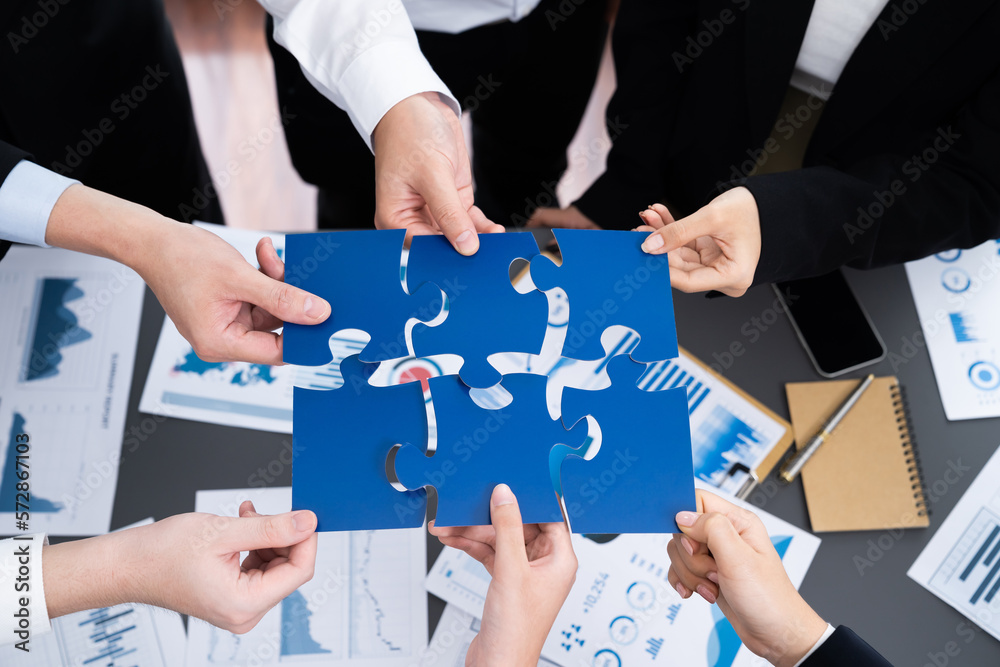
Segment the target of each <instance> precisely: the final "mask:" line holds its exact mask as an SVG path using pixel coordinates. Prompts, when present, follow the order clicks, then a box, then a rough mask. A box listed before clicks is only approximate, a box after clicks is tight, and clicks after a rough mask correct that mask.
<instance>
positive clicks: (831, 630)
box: [795, 623, 836, 667]
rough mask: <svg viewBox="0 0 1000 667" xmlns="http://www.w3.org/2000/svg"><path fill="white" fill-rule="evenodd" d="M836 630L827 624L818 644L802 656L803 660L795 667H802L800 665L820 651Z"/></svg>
mask: <svg viewBox="0 0 1000 667" xmlns="http://www.w3.org/2000/svg"><path fill="white" fill-rule="evenodd" d="M835 630H836V628H834V627H833V626H832V625H830V624H829V623H827V624H826V632H824V633H823V635H822V636H821V637H820V638H819V640H817V641H816V643H815V644H813V647H812V648H811V649H809V652H808V653H806V654H805V655H804V656H802V659H801V660H799V661H798V662H797V663H795V667H800V665H801V664H802V663H803V662H805V661H806V660H808V659H809V656H811V655H812V654H813V653H815V652H816V651H817V649H819V647H820V646H822V645H823V642H825V641H826V640H827V639H829V638H830V635H832V634H833V633H834V631H835Z"/></svg>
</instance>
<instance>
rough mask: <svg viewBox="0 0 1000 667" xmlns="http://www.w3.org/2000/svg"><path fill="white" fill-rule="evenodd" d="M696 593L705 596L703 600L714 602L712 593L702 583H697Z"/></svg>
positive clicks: (709, 602)
mask: <svg viewBox="0 0 1000 667" xmlns="http://www.w3.org/2000/svg"><path fill="white" fill-rule="evenodd" d="M698 595H700V596H701V597H703V598H705V600H707V601H708V604H715V596H714V595H712V591H710V590H708V588H707V587H706V586H705V585H704V584H699V585H698Z"/></svg>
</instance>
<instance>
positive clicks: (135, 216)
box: [45, 185, 330, 365]
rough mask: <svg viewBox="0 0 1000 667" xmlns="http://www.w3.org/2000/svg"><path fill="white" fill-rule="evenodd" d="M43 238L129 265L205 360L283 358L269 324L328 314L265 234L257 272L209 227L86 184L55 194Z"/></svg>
mask: <svg viewBox="0 0 1000 667" xmlns="http://www.w3.org/2000/svg"><path fill="white" fill-rule="evenodd" d="M45 240H46V242H47V243H49V244H50V245H53V246H56V247H59V248H66V249H68V250H75V251H77V252H84V253H87V254H89V255H97V256H99V257H107V258H109V259H113V260H115V261H118V262H121V263H122V264H125V265H127V266H130V267H132V268H133V269H134V270H135V271H136V273H138V274H139V275H140V276H142V279H143V280H144V281H146V284H148V285H149V286H150V288H152V290H153V292H154V293H155V294H156V297H157V299H159V300H160V304H161V305H162V306H163V309H164V310H165V311H166V312H167V315H169V316H170V319H171V320H173V322H174V324H175V325H177V330H178V331H180V333H181V335H182V336H184V337H185V338H186V339H187V340H188V342H189V343H191V346H192V347H193V348H194V351H195V353H196V354H197V355H198V356H199V357H200V358H201V359H203V360H205V361H249V362H252V363H261V364H271V365H277V364H280V363H281V343H282V341H281V336H280V335H279V334H275V333H273V331H274V329H277V328H278V327H281V326H282V323H283V322H294V323H295V324H319V323H320V322H323V321H324V320H326V318H327V317H329V316H330V304H328V303H327V302H326V301H324V300H323V299H321V298H319V297H317V296H313V295H311V294H309V293H308V292H304V291H303V290H300V289H298V288H297V287H292V286H291V285H286V284H285V283H283V282H281V281H282V280H283V278H284V272H285V267H284V264H282V262H281V260H280V259H278V255H277V253H275V251H274V246H273V245H271V242H270V239H266V240H262V241H261V242H260V243H258V244H257V258H258V260H259V262H260V265H261V270H260V271H259V272H258V271H257V270H256V269H254V268H253V266H251V265H250V264H249V263H247V261H246V260H245V259H243V256H242V255H241V254H240V253H239V252H237V251H236V249H235V248H233V247H232V246H231V245H229V244H228V243H226V242H225V241H223V240H222V239H221V238H219V237H218V236H216V235H215V234H213V233H211V232H209V231H206V230H204V229H201V228H199V227H195V226H193V225H185V224H182V223H179V222H175V221H173V220H169V219H167V218H165V217H163V216H162V215H159V214H158V213H156V212H154V211H151V210H149V209H148V208H146V207H144V206H140V205H138V204H133V203H131V202H127V201H125V200H123V199H119V198H118V197H114V196H112V195H109V194H106V193H103V192H100V191H99V190H94V189H92V188H88V187H85V186H83V185H72V186H70V187H69V188H67V189H66V191H65V192H64V193H63V194H62V196H60V197H59V200H58V201H57V202H56V205H55V206H54V207H53V209H52V213H51V215H50V216H49V223H48V227H47V229H46V233H45Z"/></svg>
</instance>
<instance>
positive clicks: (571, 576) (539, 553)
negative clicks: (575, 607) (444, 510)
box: [430, 484, 577, 667]
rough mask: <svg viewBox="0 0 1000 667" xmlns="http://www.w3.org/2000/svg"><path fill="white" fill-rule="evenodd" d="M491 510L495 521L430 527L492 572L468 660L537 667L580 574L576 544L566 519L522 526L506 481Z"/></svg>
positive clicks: (515, 501)
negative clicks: (456, 526)
mask: <svg viewBox="0 0 1000 667" xmlns="http://www.w3.org/2000/svg"><path fill="white" fill-rule="evenodd" d="M490 514H491V516H492V519H493V525H492V526H472V527H468V528H438V527H436V526H434V525H433V524H432V525H431V526H430V532H431V534H432V535H435V536H437V537H438V539H440V540H441V542H442V543H443V544H445V545H447V546H449V547H454V548H455V549H461V550H462V551H464V552H465V553H467V554H469V555H470V556H472V557H473V558H475V559H476V560H478V561H479V562H480V563H482V564H483V565H484V566H485V567H486V570H487V571H488V572H489V573H490V575H491V576H492V577H493V580H492V581H491V582H490V587H489V590H488V591H487V593H486V606H485V608H484V609H483V621H482V624H481V626H480V629H479V634H478V635H476V638H475V639H473V640H472V644H471V645H470V646H469V652H468V654H467V655H466V658H465V663H466V664H467V665H477V666H484V665H505V666H509V665H516V666H518V667H521V666H527V665H530V666H531V667H534V665H536V664H538V657H539V655H540V654H541V652H542V645H543V644H544V643H545V638H546V637H547V636H548V634H549V630H550V629H551V628H552V623H554V622H555V620H556V616H557V615H558V614H559V609H560V608H561V607H562V604H563V602H564V601H565V600H566V596H567V595H569V591H570V589H571V588H573V582H574V581H575V579H576V567H577V562H576V555H575V554H574V553H573V543H572V541H571V540H570V536H569V531H568V530H567V528H566V524H563V523H539V524H531V525H527V526H525V525H523V524H522V523H521V510H520V509H519V508H518V505H517V499H516V498H514V494H513V493H512V492H511V490H510V487H508V486H507V485H506V484H500V485H498V486H497V487H496V488H495V489H493V497H492V499H491V501H490Z"/></svg>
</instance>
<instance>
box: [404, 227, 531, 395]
mask: <svg viewBox="0 0 1000 667" xmlns="http://www.w3.org/2000/svg"><path fill="white" fill-rule="evenodd" d="M537 254H538V244H536V243H535V239H534V237H533V236H532V235H531V234H530V233H527V232H521V233H513V232H512V233H506V234H483V235H482V236H480V237H479V250H478V251H477V252H476V254H475V255H473V256H471V257H466V256H464V255H460V254H458V253H457V252H455V250H454V248H452V247H451V244H450V243H449V242H448V241H447V239H445V238H444V237H443V236H418V237H416V238H414V239H413V242H412V243H411V244H410V256H409V260H408V262H407V265H406V283H407V285H408V286H409V288H410V289H411V290H412V289H414V288H415V287H417V286H419V285H421V284H422V283H434V284H436V285H437V286H438V287H439V288H441V290H442V291H444V293H445V294H446V295H447V296H448V308H449V310H448V317H447V318H445V320H444V322H442V323H441V324H438V325H437V326H434V327H429V326H426V325H422V324H417V325H416V326H415V327H413V352H414V354H415V355H416V356H418V357H427V356H431V355H435V354H457V355H458V356H460V357H462V360H463V361H464V363H463V364H462V368H461V370H460V371H459V375H460V376H461V378H462V381H463V382H465V383H466V384H467V385H469V386H470V387H475V388H486V387H492V386H493V385H495V384H497V383H498V382H500V373H498V372H497V370H496V369H495V368H493V366H491V365H490V364H489V362H488V361H487V357H489V355H491V354H496V353H500V352H527V353H529V354H538V353H539V352H540V351H541V349H542V341H543V339H544V338H545V330H546V326H547V320H548V312H549V310H548V302H547V300H546V299H545V295H543V294H541V293H539V292H534V291H532V292H529V293H528V294H519V293H518V292H517V290H515V289H514V286H513V285H512V284H511V281H510V265H511V263H512V262H513V261H514V260H516V259H519V258H522V259H530V258H531V257H534V256H535V255H537Z"/></svg>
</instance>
